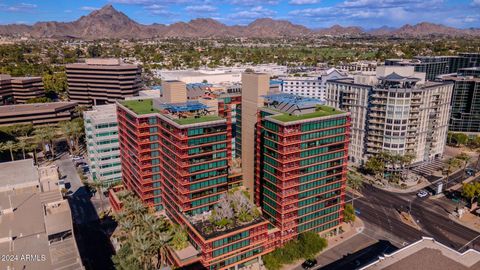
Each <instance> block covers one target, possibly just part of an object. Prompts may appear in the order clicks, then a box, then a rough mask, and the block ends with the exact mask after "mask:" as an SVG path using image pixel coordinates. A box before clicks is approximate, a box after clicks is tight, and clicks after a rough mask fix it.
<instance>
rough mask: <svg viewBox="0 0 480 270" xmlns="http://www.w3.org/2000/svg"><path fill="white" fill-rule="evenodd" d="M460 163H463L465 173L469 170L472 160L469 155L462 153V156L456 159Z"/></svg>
mask: <svg viewBox="0 0 480 270" xmlns="http://www.w3.org/2000/svg"><path fill="white" fill-rule="evenodd" d="M455 158H456V159H458V160H459V161H463V170H464V171H465V170H466V169H467V165H468V162H470V160H471V159H472V158H471V157H470V156H469V155H467V154H466V153H461V154H460V155H458V156H456V157H455Z"/></svg>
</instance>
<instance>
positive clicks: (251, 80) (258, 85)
mask: <svg viewBox="0 0 480 270" xmlns="http://www.w3.org/2000/svg"><path fill="white" fill-rule="evenodd" d="M269 89H270V76H269V75H268V74H264V73H243V74H242V171H243V185H244V186H245V187H246V188H247V189H248V191H249V192H250V199H251V200H253V193H254V188H253V183H254V181H255V177H254V175H255V139H254V138H255V124H256V123H257V111H258V107H260V106H263V97H261V96H262V95H266V94H267V93H268V90H269Z"/></svg>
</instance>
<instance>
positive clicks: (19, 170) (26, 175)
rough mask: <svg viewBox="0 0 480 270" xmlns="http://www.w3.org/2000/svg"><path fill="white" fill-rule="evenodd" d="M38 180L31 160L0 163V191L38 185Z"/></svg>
mask: <svg viewBox="0 0 480 270" xmlns="http://www.w3.org/2000/svg"><path fill="white" fill-rule="evenodd" d="M19 174H21V177H19V176H20V175H19ZM38 179H39V178H38V170H37V167H35V166H34V165H33V159H24V160H16V161H10V162H2V163H0V191H2V188H7V187H15V186H18V185H25V184H29V183H38Z"/></svg>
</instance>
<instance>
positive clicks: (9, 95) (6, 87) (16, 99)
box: [0, 74, 45, 105]
mask: <svg viewBox="0 0 480 270" xmlns="http://www.w3.org/2000/svg"><path fill="white" fill-rule="evenodd" d="M39 97H45V90H44V89H43V81H42V78H41V77H11V76H9V75H3V74H0V105H1V104H24V103H26V102H27V101H28V100H29V99H33V98H39Z"/></svg>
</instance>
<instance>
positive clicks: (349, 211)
mask: <svg viewBox="0 0 480 270" xmlns="http://www.w3.org/2000/svg"><path fill="white" fill-rule="evenodd" d="M343 221H345V222H353V221H355V208H353V205H352V204H350V203H347V204H345V209H344V210H343Z"/></svg>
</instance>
